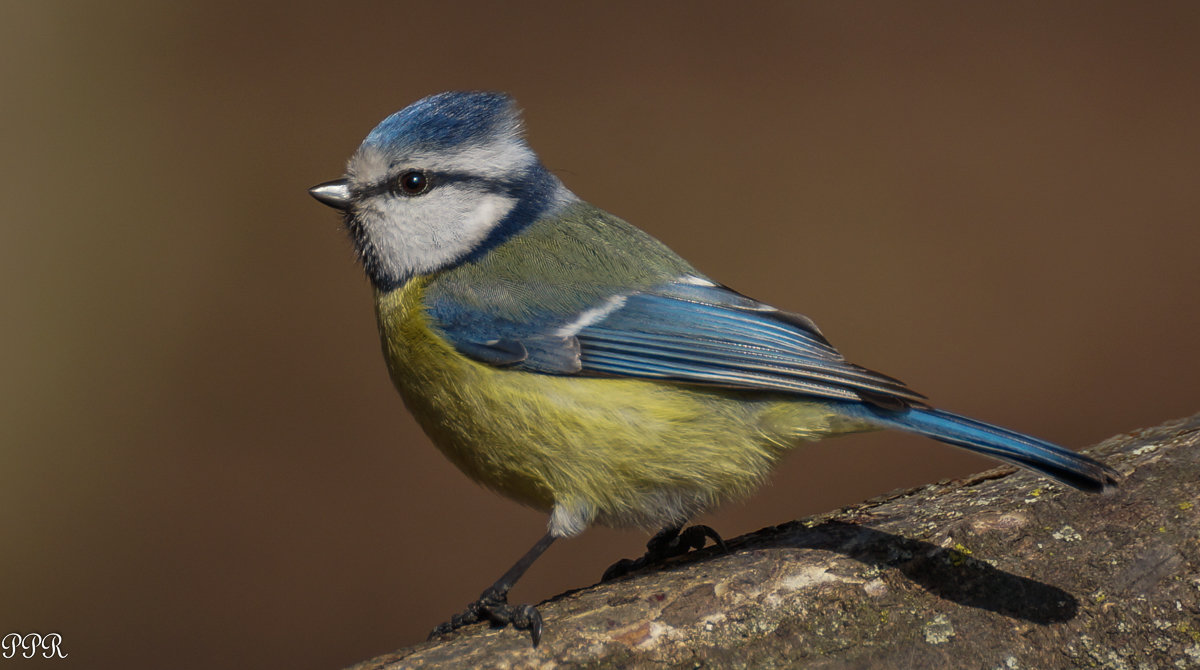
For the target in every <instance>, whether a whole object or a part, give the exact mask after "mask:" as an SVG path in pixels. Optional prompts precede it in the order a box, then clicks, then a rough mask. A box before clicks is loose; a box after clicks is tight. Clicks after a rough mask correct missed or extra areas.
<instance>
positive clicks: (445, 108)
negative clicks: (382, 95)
mask: <svg viewBox="0 0 1200 670" xmlns="http://www.w3.org/2000/svg"><path fill="white" fill-rule="evenodd" d="M520 132H521V120H520V116H519V115H518V112H517V108H516V105H515V104H514V102H513V99H512V98H510V97H509V96H508V95H506V94H504V93H487V92H478V91H473V92H459V91H451V92H448V93H438V94H437V95H431V96H429V97H427V98H422V99H421V100H418V101H416V102H414V103H413V104H411V105H409V106H408V107H405V108H404V109H402V110H400V111H399V112H396V113H395V114H392V115H391V116H389V117H387V118H386V119H384V120H383V121H382V122H380V124H379V125H378V126H375V129H374V130H372V131H371V133H370V134H369V135H367V138H366V139H365V140H363V146H373V147H378V148H379V149H382V150H385V151H389V152H398V151H411V150H426V151H438V150H446V149H453V148H461V147H463V146H469V145H472V144H482V143H486V142H492V141H495V140H496V139H497V137H504V136H508V137H515V136H519V135H520Z"/></svg>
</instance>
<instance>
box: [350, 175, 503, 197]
mask: <svg viewBox="0 0 1200 670" xmlns="http://www.w3.org/2000/svg"><path fill="white" fill-rule="evenodd" d="M411 173H420V174H422V175H424V176H425V179H426V182H427V185H426V186H425V189H424V190H423V191H420V193H406V192H404V191H403V190H401V188H400V186H399V181H400V179H401V177H404V176H407V175H409V174H411ZM447 184H469V185H471V186H474V187H476V188H479V189H480V190H483V191H486V192H488V193H503V194H512V193H513V192H514V191H515V190H516V189H517V188H518V185H519V184H520V182H519V181H517V180H511V181H510V180H500V179H492V178H489V177H481V176H479V175H475V174H470V173H467V172H434V171H431V170H421V169H419V168H404V169H402V170H394V171H392V173H391V176H389V177H386V178H384V179H383V180H381V181H378V182H376V183H374V184H371V185H370V186H368V187H366V188H363V189H354V191H353V197H354V199H355V200H360V199H363V198H370V197H374V196H377V195H384V194H386V193H398V194H400V195H403V196H404V197H415V196H416V195H424V194H426V193H429V192H431V191H434V190H436V189H437V188H439V187H441V186H445V185H447Z"/></svg>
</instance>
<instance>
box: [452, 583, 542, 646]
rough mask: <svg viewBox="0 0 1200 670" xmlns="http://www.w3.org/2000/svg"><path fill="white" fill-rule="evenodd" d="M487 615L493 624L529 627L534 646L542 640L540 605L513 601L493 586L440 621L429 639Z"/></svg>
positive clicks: (521, 627)
mask: <svg viewBox="0 0 1200 670" xmlns="http://www.w3.org/2000/svg"><path fill="white" fill-rule="evenodd" d="M484 619H487V620H488V621H489V622H490V623H491V624H492V627H494V628H503V627H505V626H512V627H513V628H515V629H517V630H527V631H529V637H530V638H531V639H532V641H533V646H534V647H536V646H538V644H539V643H540V642H541V641H542V614H541V613H540V612H538V610H537V608H536V607H534V606H533V605H510V604H508V596H507V594H503V593H496V592H493V591H492V590H491V589H489V590H488V591H484V593H483V595H481V596H479V600H476V601H475V602H473V603H471V604H470V605H467V608H466V609H465V610H463V611H462V612H461V613H459V614H455V615H454V616H452V617H450V620H449V621H447V622H445V623H442V624H438V626H437V627H435V628H434V629H433V632H432V633H430V634H429V639H431V640H432V639H434V638H439V637H442V636H443V635H446V634H448V633H452V632H454V631H456V630H458V629H459V628H462V627H464V626H469V625H471V624H473V623H478V622H480V621H483V620H484Z"/></svg>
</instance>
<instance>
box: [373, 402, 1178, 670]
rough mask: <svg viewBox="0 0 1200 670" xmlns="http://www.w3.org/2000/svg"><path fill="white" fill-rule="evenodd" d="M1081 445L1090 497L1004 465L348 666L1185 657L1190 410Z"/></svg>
mask: <svg viewBox="0 0 1200 670" xmlns="http://www.w3.org/2000/svg"><path fill="white" fill-rule="evenodd" d="M1092 453H1093V454H1094V455H1095V456H1097V457H1099V458H1101V459H1102V460H1104V461H1105V462H1107V463H1108V464H1109V465H1112V466H1113V467H1115V468H1116V469H1117V470H1119V471H1121V472H1122V474H1124V475H1126V480H1125V481H1124V482H1123V483H1122V485H1121V487H1120V489H1119V490H1117V491H1115V492H1113V493H1112V494H1108V495H1102V496H1089V495H1084V494H1081V493H1079V492H1076V491H1073V490H1071V489H1068V488H1067V487H1065V486H1062V485H1058V484H1054V483H1051V482H1048V481H1047V480H1045V479H1041V478H1038V477H1035V476H1033V475H1030V474H1029V473H1026V472H1016V471H1014V470H1013V469H1011V468H1001V469H995V470H990V471H988V472H985V473H982V474H979V475H976V476H974V477H971V478H969V479H966V480H960V481H951V482H940V483H937V484H931V485H928V486H924V487H920V488H916V489H912V490H908V491H901V492H897V493H894V494H891V495H889V496H885V497H882V498H877V499H874V500H869V501H866V502H864V503H861V504H858V505H854V506H851V507H847V508H844V509H841V510H838V511H836V512H832V513H829V514H824V515H820V516H816V517H812V518H809V519H805V520H802V521H796V522H792V523H788V524H785V525H782V526H775V527H771V528H765V529H763V530H760V531H758V532H756V533H752V534H750V535H746V536H743V537H740V538H737V539H735V540H732V541H730V542H729V548H730V553H729V554H728V555H720V554H719V553H717V552H715V551H714V550H706V551H703V552H699V553H698V554H697V555H695V556H694V557H689V558H686V559H684V560H681V561H679V562H678V563H675V564H672V565H671V567H670V568H669V569H661V570H652V571H648V572H644V573H640V574H634V575H631V576H630V577H628V578H626V579H623V580H619V581H615V582H612V583H609V584H600V585H596V586H592V587H589V588H585V589H580V590H577V591H571V592H568V593H564V594H562V595H559V596H557V597H555V598H552V599H551V600H549V601H547V602H546V603H544V604H542V605H541V606H540V609H541V612H542V615H543V616H544V617H545V622H546V628H545V637H544V638H543V640H542V644H541V646H539V647H538V648H537V649H533V648H531V647H530V644H529V636H528V634H526V633H522V632H517V631H513V630H493V629H490V628H488V627H487V626H486V625H482V624H481V625H476V626H472V627H469V628H466V629H463V630H462V631H460V632H458V633H456V634H455V635H453V636H451V637H448V638H447V639H445V640H441V641H436V642H429V643H423V644H418V645H415V646H413V647H409V648H407V649H402V650H399V651H397V652H394V653H391V654H387V655H384V656H380V657H378V658H375V659H372V660H369V661H366V662H363V663H361V664H359V665H356V666H354V668H355V670H382V669H385V668H386V669H395V668H408V667H422V668H483V667H510V668H524V667H534V666H537V667H573V666H587V667H622V668H624V667H651V666H653V667H655V668H663V667H686V668H693V667H747V666H749V667H763V666H770V667H790V666H792V665H803V666H804V667H806V668H860V667H861V668H918V667H919V668H988V669H991V668H1061V667H1112V668H1130V669H1134V668H1166V667H1183V668H1186V667H1200V486H1197V483H1198V482H1200V414H1198V415H1196V416H1193V417H1190V418H1187V419H1182V420H1179V421H1173V422H1170V423H1166V424H1163V425H1162V426H1159V427H1157V428H1150V429H1145V430H1141V431H1137V432H1135V433H1132V434H1129V435H1121V436H1117V437H1114V438H1111V439H1109V440H1107V441H1105V442H1103V443H1102V444H1100V445H1098V446H1097V447H1096V448H1095V449H1093V450H1092Z"/></svg>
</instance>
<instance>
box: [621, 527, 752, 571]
mask: <svg viewBox="0 0 1200 670" xmlns="http://www.w3.org/2000/svg"><path fill="white" fill-rule="evenodd" d="M708 540H712V541H713V543H714V544H716V545H717V547H718V548H720V550H721V551H722V552H724V553H729V547H728V546H726V544H725V541H724V540H722V539H721V536H720V535H718V534H717V531H715V530H713V529H712V528H710V527H708V526H702V525H696V526H691V527H690V528H688V529H686V530H683V531H682V532H680V528H679V527H678V526H677V527H673V528H664V529H662V530H661V531H659V532H658V533H657V534H655V536H654V537H652V538H650V541H649V542H647V543H646V553H645V554H643V555H642V556H641V557H640V558H635V559H628V558H622V559H621V560H619V561H617V562H616V563H613V564H612V565H610V566H608V569H607V570H605V571H604V575H602V576H601V577H600V581H602V582H607V581H611V580H613V579H617V578H618V577H624V576H625V575H627V574H629V573H631V572H634V571H636V570H640V569H642V568H644V567H647V566H650V565H658V564H661V563H665V562H666V561H669V560H670V559H672V558H675V557H676V556H682V555H684V554H686V553H688V552H690V551H695V550H698V549H703V548H704V545H705V543H706V542H707V541H708Z"/></svg>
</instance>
